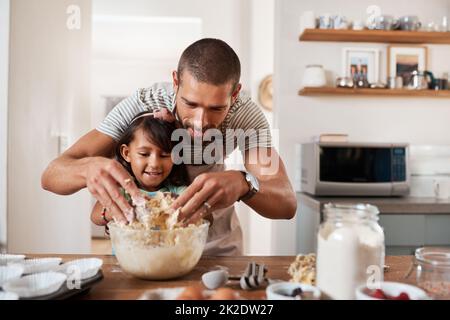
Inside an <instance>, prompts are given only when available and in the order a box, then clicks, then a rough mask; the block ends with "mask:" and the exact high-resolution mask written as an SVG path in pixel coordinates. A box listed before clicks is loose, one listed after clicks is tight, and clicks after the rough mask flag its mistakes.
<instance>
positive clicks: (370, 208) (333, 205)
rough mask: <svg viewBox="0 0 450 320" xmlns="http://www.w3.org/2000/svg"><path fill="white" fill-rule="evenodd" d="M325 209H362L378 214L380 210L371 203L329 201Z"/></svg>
mask: <svg viewBox="0 0 450 320" xmlns="http://www.w3.org/2000/svg"><path fill="white" fill-rule="evenodd" d="M324 208H325V209H328V210H333V209H338V210H360V211H369V212H371V213H375V214H378V213H380V211H378V208H377V207H375V206H373V205H371V204H365V203H356V204H352V203H327V204H325V205H324Z"/></svg>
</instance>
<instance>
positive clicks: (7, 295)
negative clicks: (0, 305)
mask: <svg viewBox="0 0 450 320" xmlns="http://www.w3.org/2000/svg"><path fill="white" fill-rule="evenodd" d="M5 300H19V296H18V295H17V294H15V293H12V292H0V301H5Z"/></svg>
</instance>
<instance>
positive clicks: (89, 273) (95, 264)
mask: <svg viewBox="0 0 450 320" xmlns="http://www.w3.org/2000/svg"><path fill="white" fill-rule="evenodd" d="M102 265H103V260H102V259H98V258H85V259H77V260H72V261H68V262H66V263H64V264H62V265H59V266H57V267H56V268H54V269H53V271H56V272H62V273H64V274H66V275H67V276H73V275H77V274H80V276H81V279H80V280H84V279H88V278H92V277H93V276H95V275H96V274H97V273H98V271H99V270H100V268H101V267H102Z"/></svg>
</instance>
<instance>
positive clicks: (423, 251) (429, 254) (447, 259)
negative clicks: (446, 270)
mask: <svg viewBox="0 0 450 320" xmlns="http://www.w3.org/2000/svg"><path fill="white" fill-rule="evenodd" d="M415 257H416V260H417V261H419V262H423V263H428V264H431V265H433V266H446V267H447V266H448V267H450V248H438V247H423V248H419V249H417V250H416V252H415Z"/></svg>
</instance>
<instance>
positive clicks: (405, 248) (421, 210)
mask: <svg viewBox="0 0 450 320" xmlns="http://www.w3.org/2000/svg"><path fill="white" fill-rule="evenodd" d="M297 199H298V202H299V208H300V210H299V213H298V216H297V238H296V243H297V252H302V253H308V252H315V251H316V249H317V247H316V232H317V229H318V227H319V224H320V223H321V221H322V220H323V218H324V217H323V207H324V205H325V204H327V203H330V202H333V203H369V204H372V205H374V206H377V207H378V209H379V211H380V221H379V223H380V225H381V227H382V228H383V229H384V235H385V244H386V254H388V255H399V254H413V253H414V250H415V249H416V248H418V247H422V246H450V199H447V200H437V199H435V198H419V197H398V198H378V197H377V198H366V197H364V198H356V197H351V198H350V197H348V198H345V197H315V196H311V195H308V194H306V193H298V194H297Z"/></svg>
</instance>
